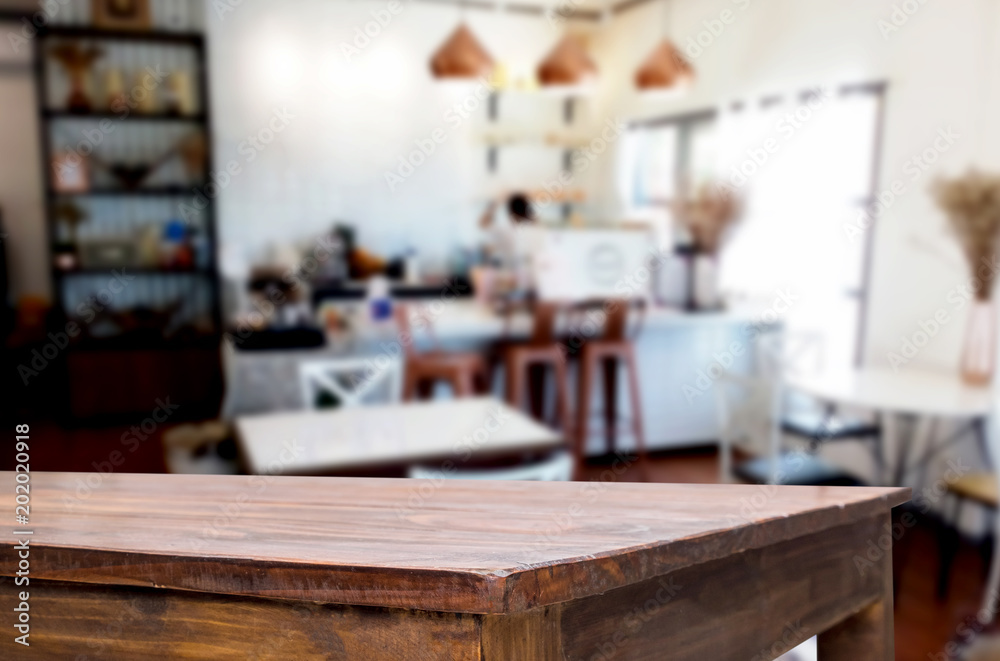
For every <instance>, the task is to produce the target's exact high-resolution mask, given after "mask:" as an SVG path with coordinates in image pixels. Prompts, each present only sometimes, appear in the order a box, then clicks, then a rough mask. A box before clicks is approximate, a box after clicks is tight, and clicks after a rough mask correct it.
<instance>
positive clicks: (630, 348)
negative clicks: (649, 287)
mask: <svg viewBox="0 0 1000 661" xmlns="http://www.w3.org/2000/svg"><path fill="white" fill-rule="evenodd" d="M586 308H587V304H584V305H582V306H581V307H580V309H581V311H583V310H586ZM631 308H632V303H631V301H627V300H620V301H606V302H604V303H603V304H602V305H601V310H602V311H603V314H604V330H603V334H602V335H601V336H600V337H598V338H595V339H589V338H588V339H586V340H585V342H584V344H583V347H582V349H581V351H580V367H579V370H580V371H579V374H580V375H579V378H578V384H579V385H578V393H577V423H576V437H577V438H576V442H577V452H576V454H577V458H578V471H577V474H578V475H579V474H580V469H581V468H582V462H583V457H584V456H585V454H586V449H587V439H589V438H590V434H591V426H590V423H591V418H592V414H591V402H592V399H593V393H594V386H595V385H596V384H597V379H598V374H599V373H600V374H601V375H602V376H603V385H604V388H603V398H604V409H603V412H602V415H601V418H602V419H603V423H604V424H603V430H602V432H603V434H604V439H605V443H606V445H607V451H608V453H609V454H610V453H613V452H615V446H616V441H617V438H618V434H619V433H620V432H622V431H626V433H627V432H631V433H632V435H633V437H634V438H635V446H636V451H637V454H638V456H639V460H640V462H641V467H642V469H643V474H644V473H645V468H644V467H645V465H646V463H647V462H646V458H647V457H646V441H645V436H644V434H643V429H642V408H641V403H640V402H641V399H642V397H641V395H640V393H639V373H638V369H639V366H638V365H637V363H636V359H635V343H634V342H633V338H631V337H629V335H628V317H629V311H630V309H631ZM641 311H642V313H643V314H644V308H641ZM581 327H582V325H581ZM619 366H621V367H623V368H624V370H625V373H626V377H627V378H628V388H629V405H630V407H631V411H630V417H629V419H628V421H627V422H628V427H625V428H623V427H622V425H621V424H620V423H621V421H620V420H619V417H618V368H619Z"/></svg>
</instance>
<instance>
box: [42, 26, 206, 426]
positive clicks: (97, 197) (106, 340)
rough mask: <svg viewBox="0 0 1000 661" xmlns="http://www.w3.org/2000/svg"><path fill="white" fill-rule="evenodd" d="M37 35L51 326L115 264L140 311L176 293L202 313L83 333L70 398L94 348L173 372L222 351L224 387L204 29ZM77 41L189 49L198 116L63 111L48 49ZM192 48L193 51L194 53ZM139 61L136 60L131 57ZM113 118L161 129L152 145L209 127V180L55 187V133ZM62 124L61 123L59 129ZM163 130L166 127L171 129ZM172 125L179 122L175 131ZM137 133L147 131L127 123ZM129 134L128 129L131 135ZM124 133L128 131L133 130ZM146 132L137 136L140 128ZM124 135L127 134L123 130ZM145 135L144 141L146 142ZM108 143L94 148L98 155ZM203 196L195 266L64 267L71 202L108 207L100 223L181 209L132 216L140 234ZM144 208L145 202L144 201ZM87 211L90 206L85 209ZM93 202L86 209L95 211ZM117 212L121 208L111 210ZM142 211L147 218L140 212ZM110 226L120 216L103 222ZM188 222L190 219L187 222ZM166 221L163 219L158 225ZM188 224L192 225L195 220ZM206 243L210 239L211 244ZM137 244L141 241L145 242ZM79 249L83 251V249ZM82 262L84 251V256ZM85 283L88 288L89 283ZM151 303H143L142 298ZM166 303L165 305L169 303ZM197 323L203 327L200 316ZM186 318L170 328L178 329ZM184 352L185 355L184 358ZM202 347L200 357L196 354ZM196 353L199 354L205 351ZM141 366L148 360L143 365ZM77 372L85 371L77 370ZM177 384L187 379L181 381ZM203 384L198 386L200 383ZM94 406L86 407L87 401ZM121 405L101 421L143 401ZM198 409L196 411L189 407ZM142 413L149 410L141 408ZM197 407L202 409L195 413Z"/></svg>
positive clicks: (87, 29) (62, 30)
mask: <svg viewBox="0 0 1000 661" xmlns="http://www.w3.org/2000/svg"><path fill="white" fill-rule="evenodd" d="M32 41H33V48H34V68H35V77H36V89H37V94H36V103H37V108H38V122H39V129H40V130H39V133H40V144H41V161H42V167H43V173H42V176H43V183H44V190H45V207H46V208H45V214H46V219H47V225H48V227H47V229H48V241H49V246H50V266H51V274H52V289H53V308H54V311H55V315H54V317H55V319H54V321H53V324H54V325H55V326H56V327H57V328H58V327H61V326H62V325H63V324H68V323H70V322H72V321H74V320H75V319H77V318H78V315H77V314H76V308H77V305H78V304H77V302H76V301H75V300H72V299H73V296H71V295H70V292H71V291H77V292H78V293H79V291H85V290H86V288H87V286H88V285H87V284H85V283H87V282H88V280H87V279H88V278H89V279H90V281H92V282H98V281H99V280H100V279H101V278H102V277H104V276H109V275H110V274H111V273H112V272H113V271H114V270H115V269H116V268H119V269H124V270H125V272H127V273H128V274H129V275H131V276H133V277H134V278H135V282H136V283H141V285H140V284H137V285H132V287H133V289H132V290H131V291H129V293H128V298H129V305H131V306H132V309H133V310H134V309H144V310H148V309H154V308H157V306H160V307H161V308H162V307H167V308H169V306H170V305H174V301H172V300H171V298H170V297H171V296H173V297H176V298H177V300H178V301H180V303H178V304H181V305H182V306H188V307H190V308H193V309H194V310H195V312H194V313H191V312H190V310H188V312H189V313H190V314H191V315H192V319H191V320H189V323H190V324H191V327H190V328H189V329H188V328H184V327H183V322H182V323H181V328H182V331H183V332H179V333H177V332H173V333H172V334H171V333H168V332H167V330H168V329H167V328H166V325H164V328H163V329H162V333H161V334H160V336H157V333H155V332H150V329H149V328H148V327H147V328H143V329H142V330H143V332H139V333H135V332H133V333H131V334H130V333H128V332H126V331H124V330H123V331H122V332H121V333H120V334H114V333H112V334H111V335H110V336H108V335H107V334H105V335H104V336H97V335H95V334H90V333H89V331H90V330H92V329H90V328H87V329H86V330H87V331H88V332H85V333H83V337H81V338H78V339H77V340H76V341H75V342H73V343H72V344H71V345H70V347H69V349H68V350H67V352H66V353H67V355H66V360H65V361H64V367H65V368H66V370H67V379H68V386H69V387H68V389H67V390H68V391H69V398H70V400H72V398H73V396H74V389H75V388H77V387H78V382H79V381H80V378H81V377H80V375H76V374H74V369H75V368H74V357H80V356H82V355H85V354H87V353H88V352H89V353H91V354H101V355H107V354H108V352H114V353H116V354H119V355H120V354H122V353H123V352H126V353H127V352H136V355H137V356H138V352H142V355H141V356H140V357H141V358H142V359H143V360H144V361H146V362H145V363H144V364H146V365H152V366H153V367H147V369H149V370H153V371H155V370H157V369H161V368H160V367H158V366H160V365H163V369H170V364H171V362H172V361H174V362H176V364H178V365H197V364H198V363H199V359H198V358H192V357H191V356H192V355H194V356H197V355H202V356H204V355H206V354H205V352H206V350H207V351H209V352H211V354H214V359H213V360H214V362H215V365H212V364H211V361H208V363H207V364H206V367H205V369H206V370H212V371H213V376H212V378H211V379H209V380H213V381H216V380H217V381H218V382H219V387H220V388H221V374H218V372H219V370H218V348H219V344H220V341H221V336H222V335H221V333H222V323H221V316H220V306H219V280H218V269H217V264H216V252H217V251H216V240H217V239H216V236H217V232H216V200H215V199H214V197H213V196H210V195H204V194H200V193H201V191H202V190H203V186H204V185H205V184H206V183H207V177H208V174H209V173H211V172H212V153H211V145H212V126H211V112H210V98H209V86H208V72H207V68H208V64H207V59H208V58H207V44H206V40H205V36H204V34H202V33H200V32H192V31H183V32H178V31H168V30H157V29H154V30H141V31H138V30H137V31H130V30H108V29H102V28H97V27H91V26H79V25H73V26H60V25H48V26H45V27H44V28H42V29H40V30H39V31H38V33H37V35H36V38H35V39H33V40H32ZM73 41H77V42H80V43H82V44H89V45H101V46H108V47H110V48H118V49H129V48H140V49H141V48H146V49H149V48H150V47H155V50H147V51H146V53H147V55H148V54H149V53H151V52H152V53H173V52H174V51H177V52H181V51H188V52H187V53H183V54H181V55H176V57H177V60H178V61H184V62H193V65H194V66H193V67H192V69H191V70H189V71H188V72H187V73H188V75H190V80H191V86H192V92H193V94H194V95H195V96H196V98H197V107H196V111H195V112H191V113H189V114H183V115H181V114H178V113H171V112H164V111H162V110H155V111H151V112H140V111H136V110H135V109H134V108H132V109H130V111H129V112H127V113H125V112H116V111H111V110H107V109H102V108H100V107H98V105H99V104H95V108H94V110H93V111H92V112H74V111H70V110H67V109H65V108H62V107H58V103H53V100H52V89H53V88H52V83H53V81H51V80H50V76H49V73H50V71H49V69H50V67H49V52H50V49H51V47H52V45H54V44H57V43H64V42H73ZM192 54H193V55H192ZM133 64H134V63H133ZM153 64H155V62H146V63H143V66H147V65H153ZM108 121H110V122H113V123H114V126H115V127H116V129H117V128H118V127H127V126H134V127H141V132H145V133H143V135H147V134H148V135H153V138H149V139H150V140H152V141H154V142H155V140H156V139H158V138H156V136H155V132H156V131H157V130H161V131H163V132H162V134H161V135H160V138H164V136H166V138H165V139H166V140H170V139H171V136H172V135H173V134H172V133H170V131H171V130H173V131H174V132H176V131H177V130H179V129H177V128H176V127H183V128H184V130H185V131H190V132H199V131H200V132H201V133H202V134H203V140H204V164H203V166H202V168H200V169H201V171H202V172H203V173H204V177H205V179H204V180H201V181H178V182H176V183H175V182H169V183H161V182H150V183H149V185H147V186H143V185H140V186H138V187H127V186H125V185H121V186H118V185H116V184H115V183H113V182H112V183H108V182H107V181H105V182H95V183H94V185H93V186H92V187H90V188H89V189H88V190H86V191H84V192H63V191H60V190H57V186H56V185H55V182H54V175H53V165H52V164H53V157H54V155H55V154H56V153H57V152H58V151H62V149H63V147H59V146H57V145H55V144H54V139H53V136H54V133H55V132H56V131H59V130H62V131H71V129H67V128H65V127H67V126H70V127H74V126H78V125H83V124H85V125H88V126H89V125H92V126H93V127H95V128H96V127H98V126H99V125H100V124H101V123H102V122H104V123H107V122H108ZM59 127H62V128H59ZM162 127H168V128H166V129H165V130H164V129H162ZM169 127H175V128H173V129H171V128H169ZM128 130H131V131H133V132H134V133H135V132H139V131H140V129H138V128H137V129H128ZM128 130H127V131H128ZM127 131H122V132H121V133H126V134H127ZM137 134H138V133H137ZM119 137H120V136H119ZM145 139H146V138H143V140H145ZM99 148H100V146H98V147H94V151H95V152H96V151H97V150H98V149H99ZM195 199H198V200H199V204H198V214H199V215H198V222H197V225H198V231H199V232H200V235H199V238H200V239H201V243H200V244H199V245H200V246H201V252H200V256H201V259H200V261H197V262H196V263H195V264H194V265H192V266H191V267H185V268H178V267H170V266H163V267H161V266H159V265H157V264H149V263H135V262H134V261H133V262H131V263H126V264H121V265H119V266H118V267H116V266H115V265H113V264H102V265H101V266H93V265H87V264H82V263H81V262H78V263H77V264H76V265H75V266H72V267H69V268H67V267H65V266H64V265H61V264H60V263H59V260H58V259H57V257H58V254H57V248H59V247H60V244H61V243H62V239H61V237H60V236H59V223H60V220H59V218H58V216H57V208H58V206H59V205H60V204H63V203H65V202H67V201H71V202H73V203H74V204H75V205H97V207H96V208H99V209H101V210H103V211H100V212H98V213H96V214H93V213H92V214H88V219H87V221H86V222H87V225H88V226H93V225H94V224H95V223H96V224H99V223H101V222H104V221H102V219H101V218H100V217H98V216H99V215H100V213H109V215H113V216H114V218H115V219H116V220H121V218H123V217H128V216H129V214H130V213H133V210H135V209H137V208H138V209H144V210H150V209H151V210H152V211H147V213H153V214H154V215H155V210H157V209H159V210H162V209H167V208H172V209H176V210H177V212H176V213H174V214H173V215H170V216H167V217H162V218H158V219H152V220H151V219H150V218H138V217H136V218H132V219H131V220H129V221H128V222H130V223H132V224H133V225H132V227H133V231H134V232H135V233H136V235H137V233H138V231H139V228H141V227H144V226H159V227H160V229H161V230H162V228H163V227H165V226H166V223H167V222H169V221H174V220H177V221H180V219H181V218H182V215H183V214H182V213H181V211H180V210H181V209H182V207H181V205H182V204H187V205H192V202H193V200H195ZM142 205H146V206H145V207H143V206H142ZM85 208H86V207H85ZM92 210H93V208H89V209H88V211H92ZM111 211H113V213H110V212H111ZM135 215H136V216H138V215H141V214H140V213H138V212H135ZM105 221H106V222H112V221H111V220H108V219H105ZM185 221H186V219H185ZM158 224H159V225H158ZM188 227H189V229H190V228H191V227H192V226H191V225H189V226H188ZM205 243H207V245H205ZM136 245H138V240H137V244H136ZM77 249H79V247H77ZM78 258H79V255H78ZM81 283H84V284H81ZM144 296H145V297H146V298H147V299H148V300H146V301H144V300H143V297H144ZM165 302H166V305H165ZM195 320H196V321H197V323H196V322H195ZM177 325H178V324H176V323H174V324H171V326H172V327H175V326H177ZM183 352H187V353H186V354H184V355H181V354H183ZM192 352H195V353H192ZM197 352H201V354H198V353H197ZM117 360H118V361H119V362H120V363H121V364H120V368H121V369H122V370H127V369H128V365H127V363H128V359H117ZM76 362H77V363H79V364H81V365H86V366H87V367H85V368H81V369H83V370H85V371H93V370H94V365H95V364H98V363H95V358H94V357H93V356H91V357H90V358H82V359H80V360H77V361H76ZM140 362H141V361H140ZM77 371H79V370H77ZM189 378H190V379H191V380H193V381H196V380H198V379H204V378H205V374H204V373H203V374H191V375H190V377H189ZM166 381H169V382H170V384H171V385H166V386H165V387H166V388H173V389H174V390H182V391H183V390H185V389H186V386H185V385H184V379H183V378H181V377H179V376H178V375H174V377H172V378H171V379H166ZM178 384H179V385H178ZM199 387H200V385H199ZM78 408H79V407H78V406H76V405H75V404H74V403H73V402H72V401H69V402H68V412H69V417H70V418H80V417H90V416H88V415H87V414H86V413H85V412H80V411H77V410H76V409H78ZM84 408H86V407H84ZM121 408H122V410H121V411H117V410H113V409H114V407H111V410H108V411H104V410H101V411H98V412H97V413H96V414H95V416H94V417H101V418H105V417H112V418H113V417H115V416H116V414H118V413H121V414H123V415H124V414H126V413H127V412H128V409H130V408H131V409H135V408H137V406H124V405H123V407H121ZM189 408H191V409H194V408H197V407H189ZM205 408H206V411H209V410H211V408H212V404H211V403H210V402H207V403H206V407H205ZM138 410H142V408H141V406H138ZM188 413H194V410H190V411H188Z"/></svg>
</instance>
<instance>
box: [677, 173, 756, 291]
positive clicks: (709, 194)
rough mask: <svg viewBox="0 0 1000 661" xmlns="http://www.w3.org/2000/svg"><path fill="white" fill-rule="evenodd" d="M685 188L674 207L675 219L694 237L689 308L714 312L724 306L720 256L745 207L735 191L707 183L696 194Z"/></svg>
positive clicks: (689, 254)
mask: <svg viewBox="0 0 1000 661" xmlns="http://www.w3.org/2000/svg"><path fill="white" fill-rule="evenodd" d="M685 189H686V186H685V187H683V188H682V190H681V195H680V196H679V197H678V199H677V200H675V201H674V202H673V204H672V207H673V213H674V217H675V218H676V219H677V221H678V222H679V223H680V224H681V225H682V226H683V227H684V228H685V229H686V230H687V232H688V234H689V235H690V237H691V248H690V249H689V250H688V251H687V253H688V254H687V258H688V260H689V273H688V286H689V296H688V305H687V307H688V309H691V310H714V309H718V308H719V306H720V300H719V291H718V266H717V260H718V253H719V249H720V248H721V247H722V243H723V241H724V240H725V237H726V234H727V233H728V231H729V229H730V228H731V227H732V226H733V224H734V223H735V222H736V221H737V220H738V219H739V217H740V215H741V213H742V210H743V204H742V200H740V199H739V198H737V197H736V195H735V194H733V193H732V191H730V190H728V189H726V188H725V187H722V186H713V185H710V184H706V185H703V186H701V187H700V188H698V190H697V192H696V193H695V194H694V195H689V194H688V193H687V192H686V190H685Z"/></svg>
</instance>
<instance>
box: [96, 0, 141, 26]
mask: <svg viewBox="0 0 1000 661" xmlns="http://www.w3.org/2000/svg"><path fill="white" fill-rule="evenodd" d="M90 7H91V15H92V17H93V20H94V26H95V27H98V28H103V29H106V30H148V29H150V27H151V26H152V20H151V18H150V11H149V0H91V5H90Z"/></svg>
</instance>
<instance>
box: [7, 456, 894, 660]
mask: <svg viewBox="0 0 1000 661" xmlns="http://www.w3.org/2000/svg"><path fill="white" fill-rule="evenodd" d="M83 477H85V476H82V475H80V474H72V473H62V474H60V473H35V474H34V475H32V482H31V485H32V490H31V494H32V503H31V505H32V508H31V523H30V524H29V526H27V527H28V528H29V529H31V530H33V532H34V534H33V535H32V536H31V537H30V539H31V542H30V549H31V551H30V563H31V569H30V571H31V584H30V587H28V588H25V590H27V591H30V612H31V614H32V618H31V623H32V629H31V639H30V641H31V648H30V652H31V654H30V656H31V658H33V659H60V660H62V659H67V658H75V656H76V655H77V654H80V653H81V651H83V652H87V653H88V654H90V653H91V651H93V656H96V655H97V648H100V650H101V653H102V654H103V657H104V658H121V659H139V658H141V659H241V660H242V659H247V658H259V659H331V658H343V659H387V658H393V659H421V660H423V659H463V660H464V659H468V660H479V661H509V660H512V659H518V660H530V659H546V660H547V659H592V658H595V655H597V654H599V653H600V654H604V655H605V656H606V657H607V658H616V659H664V658H668V659H672V660H685V659H691V660H697V661H703V660H704V659H718V660H720V661H725V660H728V659H733V660H737V659H738V660H740V661H744V660H745V659H750V658H773V657H774V656H777V655H778V654H780V653H781V652H783V651H785V650H787V649H788V648H789V647H790V646H793V645H796V644H798V643H800V642H802V641H804V640H806V639H808V638H809V637H811V636H813V635H816V634H819V647H820V658H821V659H824V661H857V660H858V659H867V660H876V659H878V660H882V661H888V660H890V659H892V658H893V621H892V612H893V608H892V584H891V581H892V571H891V564H892V554H891V551H885V552H881V553H873V552H872V551H871V548H872V546H873V545H874V546H875V548H876V549H878V548H879V546H878V545H879V544H880V541H879V540H880V539H882V538H883V536H885V535H887V534H888V533H887V526H888V525H889V521H890V509H891V508H892V507H893V506H895V505H899V504H901V503H903V502H904V501H905V500H906V499H907V498H908V497H909V490H907V489H883V488H853V489H847V488H834V487H773V488H769V489H768V490H762V489H761V488H760V487H755V486H739V485H725V486H716V485H668V484H627V483H604V482H569V483H567V482H564V483H552V482H549V483H543V482H476V481H450V480H442V481H438V482H436V483H435V482H434V481H415V480H391V479H349V478H308V477H263V476H250V477H241V476H232V477H223V476H194V475H128V474H109V475H105V476H104V477H103V478H102V481H101V484H99V485H98V486H96V487H95V488H93V489H92V490H90V491H80V490H78V484H79V483H80V482H78V480H81V478H83ZM0 482H2V485H0V487H2V488H3V489H5V490H6V492H7V493H14V474H13V473H10V472H6V473H0ZM890 539H891V535H890ZM16 541H17V538H16V537H15V536H12V535H9V534H8V535H5V536H3V537H2V538H0V547H2V549H0V550H2V555H0V557H2V560H0V563H2V564H0V568H2V572H0V573H2V575H3V576H6V577H11V576H13V575H14V573H15V572H16V571H17V562H18V560H17V553H16V552H15V550H14V545H15V543H16ZM8 588H9V589H5V590H3V591H0V608H2V609H3V610H4V611H5V612H7V613H10V612H13V611H12V609H13V607H14V606H15V603H14V602H15V599H16V598H17V597H16V592H17V591H16V590H15V589H14V588H13V586H11V585H9V584H8ZM3 645H4V646H5V647H4V650H5V652H4V654H5V656H9V655H8V654H7V653H6V650H8V649H11V647H12V646H13V645H14V643H13V642H12V639H11V637H8V638H7V640H5V641H4V643H3ZM775 652H777V653H778V654H776V653H775ZM18 653H19V654H21V655H24V654H26V653H25V652H23V651H20V650H19V651H18ZM761 654H763V656H759V655H761Z"/></svg>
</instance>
